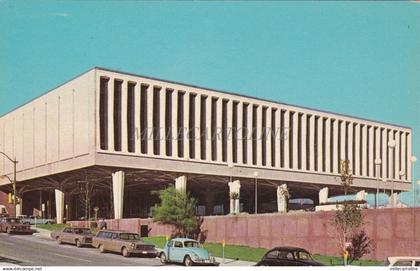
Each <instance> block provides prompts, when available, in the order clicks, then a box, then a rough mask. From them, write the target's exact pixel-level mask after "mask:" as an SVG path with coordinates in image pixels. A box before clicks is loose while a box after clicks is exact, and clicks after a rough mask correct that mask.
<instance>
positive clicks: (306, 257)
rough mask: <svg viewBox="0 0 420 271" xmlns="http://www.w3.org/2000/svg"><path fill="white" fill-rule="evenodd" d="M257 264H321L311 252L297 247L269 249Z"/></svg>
mask: <svg viewBox="0 0 420 271" xmlns="http://www.w3.org/2000/svg"><path fill="white" fill-rule="evenodd" d="M256 265H257V266H322V265H323V264H322V263H319V262H317V261H315V260H314V259H313V258H312V256H311V254H310V253H309V252H308V251H306V250H305V249H303V248H298V247H276V248H273V249H271V250H269V251H268V252H267V253H266V254H265V255H264V256H263V257H262V259H261V261H259V262H258V263H257V264H256Z"/></svg>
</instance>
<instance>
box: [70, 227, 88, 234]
mask: <svg viewBox="0 0 420 271" xmlns="http://www.w3.org/2000/svg"><path fill="white" fill-rule="evenodd" d="M73 231H74V233H75V234H81V235H90V234H92V232H91V231H90V229H78V228H76V229H74V230H73Z"/></svg>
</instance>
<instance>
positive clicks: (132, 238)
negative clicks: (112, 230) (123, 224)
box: [120, 233, 141, 240]
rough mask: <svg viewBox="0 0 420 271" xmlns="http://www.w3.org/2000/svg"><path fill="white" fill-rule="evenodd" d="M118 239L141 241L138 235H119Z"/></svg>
mask: <svg viewBox="0 0 420 271" xmlns="http://www.w3.org/2000/svg"><path fill="white" fill-rule="evenodd" d="M120 239H122V240H141V239H140V235H138V234H135V233H120Z"/></svg>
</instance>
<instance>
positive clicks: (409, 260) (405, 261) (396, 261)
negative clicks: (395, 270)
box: [386, 256, 420, 266]
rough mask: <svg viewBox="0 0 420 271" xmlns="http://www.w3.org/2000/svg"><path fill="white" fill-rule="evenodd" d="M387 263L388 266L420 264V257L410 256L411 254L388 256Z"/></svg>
mask: <svg viewBox="0 0 420 271" xmlns="http://www.w3.org/2000/svg"><path fill="white" fill-rule="evenodd" d="M386 265H388V266H420V257H418V256H417V257H416V256H413V257H409V256H399V257H388V258H387V262H386Z"/></svg>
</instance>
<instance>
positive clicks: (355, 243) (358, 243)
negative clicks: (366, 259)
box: [348, 230, 374, 264]
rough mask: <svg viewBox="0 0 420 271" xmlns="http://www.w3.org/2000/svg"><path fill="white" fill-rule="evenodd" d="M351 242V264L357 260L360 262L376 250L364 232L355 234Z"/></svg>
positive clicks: (349, 249)
mask: <svg viewBox="0 0 420 271" xmlns="http://www.w3.org/2000/svg"><path fill="white" fill-rule="evenodd" d="M350 242H351V246H350V247H349V248H348V251H349V254H350V257H349V264H351V263H352V262H353V261H355V260H359V259H360V258H362V257H363V256H364V255H367V254H369V253H370V252H372V250H373V249H374V242H373V241H372V240H371V239H370V238H369V236H367V234H366V232H365V231H364V230H361V231H360V232H358V233H355V234H353V236H352V238H351V241H350Z"/></svg>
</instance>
